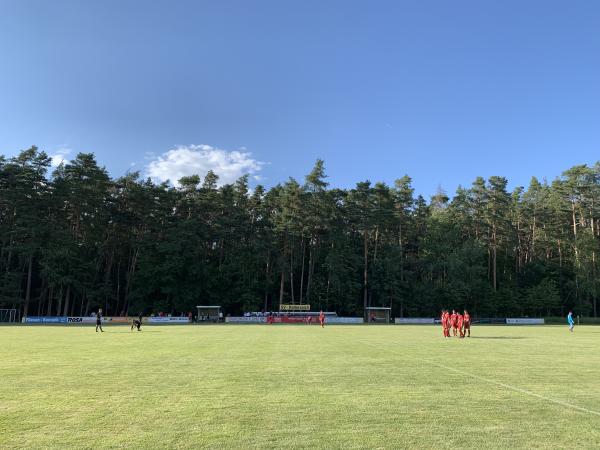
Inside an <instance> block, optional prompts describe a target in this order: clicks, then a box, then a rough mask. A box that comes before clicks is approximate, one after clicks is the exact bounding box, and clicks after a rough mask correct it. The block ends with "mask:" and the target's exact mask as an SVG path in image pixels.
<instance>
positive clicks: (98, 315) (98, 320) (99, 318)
mask: <svg viewBox="0 0 600 450" xmlns="http://www.w3.org/2000/svg"><path fill="white" fill-rule="evenodd" d="M98 328H100V331H101V332H102V333H104V330H103V329H102V309H99V310H98V312H97V313H96V333H97V332H98Z"/></svg>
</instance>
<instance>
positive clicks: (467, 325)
mask: <svg viewBox="0 0 600 450" xmlns="http://www.w3.org/2000/svg"><path fill="white" fill-rule="evenodd" d="M467 333H469V334H467ZM465 334H467V337H471V316H470V315H469V311H467V310H466V309H465V314H464V316H463V337H464V335H465Z"/></svg>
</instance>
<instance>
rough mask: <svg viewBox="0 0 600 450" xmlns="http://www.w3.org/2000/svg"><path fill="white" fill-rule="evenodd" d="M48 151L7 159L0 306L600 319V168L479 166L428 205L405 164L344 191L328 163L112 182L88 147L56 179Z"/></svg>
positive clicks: (0, 219)
mask: <svg viewBox="0 0 600 450" xmlns="http://www.w3.org/2000/svg"><path fill="white" fill-rule="evenodd" d="M49 168H50V159H49V158H48V156H47V155H46V154H45V153H44V152H40V151H39V150H38V149H37V148H36V147H32V148H30V149H27V150H25V151H23V152H21V154H19V155H18V156H16V157H13V158H5V157H0V277H1V280H2V284H1V285H0V304H1V305H2V306H5V305H8V306H11V307H12V306H13V305H15V306H16V307H21V308H22V309H23V313H24V314H30V315H31V314H33V313H32V312H31V311H32V310H31V308H33V310H34V311H35V312H36V313H48V314H56V313H58V314H88V313H89V312H90V311H91V310H94V309H96V308H98V307H103V308H104V310H105V312H107V313H108V314H120V313H122V312H123V313H125V312H129V311H130V310H134V311H135V314H137V313H138V312H139V310H142V311H144V312H146V313H149V312H158V311H160V310H164V311H166V312H174V313H178V312H187V311H189V310H193V308H194V307H195V306H196V305H197V304H200V303H214V304H220V305H222V306H223V307H224V308H225V310H226V312H228V313H232V314H239V313H241V312H243V311H244V310H248V309H255V310H260V309H265V310H276V309H278V305H279V304H280V303H281V302H285V303H288V302H293V303H309V304H311V305H313V309H319V308H323V309H328V310H334V311H337V312H338V313H339V314H358V315H360V314H362V310H363V308H364V307H365V306H368V305H371V306H391V307H392V308H393V314H394V315H398V316H404V315H427V316H431V315H437V312H438V310H439V309H440V308H442V307H447V308H453V307H457V308H463V307H466V308H469V309H470V310H472V313H473V314H474V315H475V316H486V315H500V316H502V315H522V314H528V315H547V314H557V315H560V314H565V312H566V310H568V309H574V310H575V311H576V312H577V313H578V314H583V315H594V316H595V315H597V299H598V297H599V296H600V282H598V281H597V280H598V270H599V268H598V258H599V257H600V255H599V253H600V165H599V164H596V165H594V166H593V167H588V166H576V167H574V168H572V169H569V170H567V171H565V172H564V173H563V175H562V177H560V178H557V179H556V180H554V181H553V182H552V183H550V184H548V183H546V182H543V183H542V182H540V181H539V180H537V179H536V178H532V180H531V183H530V185H529V187H528V188H527V189H524V188H522V187H517V188H516V189H515V190H514V191H513V192H508V191H507V189H506V188H507V180H506V179H505V178H503V177H499V176H492V177H490V178H489V179H488V180H485V179H483V178H481V177H478V178H476V179H475V181H474V182H473V185H472V186H471V187H470V188H463V187H459V188H458V189H457V191H456V193H455V195H454V196H453V197H452V198H450V197H449V196H448V195H447V194H446V193H445V192H444V190H443V189H442V188H441V187H440V188H439V189H438V192H437V193H436V194H435V195H434V196H433V197H432V198H431V201H430V202H427V201H426V200H425V199H424V198H423V197H421V196H417V197H416V198H415V194H414V190H413V188H412V185H411V183H412V180H411V178H410V177H408V176H404V177H401V178H399V179H398V180H396V181H395V183H394V186H393V187H390V186H388V185H386V184H385V183H381V182H377V183H374V184H373V183H371V182H370V181H363V182H359V183H357V185H356V186H355V188H353V189H348V190H342V189H337V188H331V187H330V186H329V184H328V183H327V181H326V180H327V175H326V172H325V166H324V162H323V161H322V160H317V161H316V163H315V166H314V167H313V169H312V170H311V171H310V173H309V174H308V175H307V176H306V177H305V180H304V184H300V183H299V182H298V181H296V180H294V179H289V180H288V181H287V182H286V183H284V184H282V185H277V186H274V187H272V188H271V189H269V190H265V189H264V188H263V187H262V186H256V187H255V188H254V190H252V189H251V188H250V186H249V178H248V176H243V177H241V178H240V179H239V180H237V181H236V182H235V183H233V184H230V185H222V186H219V184H218V182H219V178H218V176H217V175H216V174H215V173H213V172H208V173H207V174H205V175H204V178H203V179H202V178H201V177H200V176H198V175H193V176H188V177H183V178H182V179H180V180H179V184H178V186H179V187H173V186H170V185H168V184H165V183H163V184H156V183H153V182H152V181H151V180H143V179H141V178H140V176H139V174H138V173H131V174H128V175H126V176H124V177H121V178H118V179H111V178H110V177H109V176H108V174H107V172H106V170H105V169H104V168H103V167H100V166H98V164H97V162H96V160H95V158H94V155H92V154H83V153H81V154H79V155H77V157H76V158H75V159H74V160H73V161H71V162H68V163H65V164H62V165H61V166H59V167H58V168H56V170H55V171H54V172H53V174H52V175H51V176H50V177H49V175H48V170H49Z"/></svg>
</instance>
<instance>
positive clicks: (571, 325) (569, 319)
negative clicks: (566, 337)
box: [567, 311, 575, 333]
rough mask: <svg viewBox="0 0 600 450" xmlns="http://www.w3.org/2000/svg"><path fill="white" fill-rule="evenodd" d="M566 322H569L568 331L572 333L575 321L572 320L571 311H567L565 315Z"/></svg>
mask: <svg viewBox="0 0 600 450" xmlns="http://www.w3.org/2000/svg"><path fill="white" fill-rule="evenodd" d="M567 322H569V331H570V332H571V333H572V332H573V328H575V321H574V320H573V311H569V314H568V315H567Z"/></svg>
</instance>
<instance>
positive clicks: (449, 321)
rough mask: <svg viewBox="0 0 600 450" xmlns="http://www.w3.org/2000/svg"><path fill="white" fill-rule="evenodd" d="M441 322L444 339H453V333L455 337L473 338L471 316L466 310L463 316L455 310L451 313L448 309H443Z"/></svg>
mask: <svg viewBox="0 0 600 450" xmlns="http://www.w3.org/2000/svg"><path fill="white" fill-rule="evenodd" d="M441 322H442V331H443V333H444V337H451V336H450V333H451V332H452V336H454V337H461V338H464V337H465V336H466V337H471V316H470V315H469V312H468V311H467V310H466V309H465V311H464V312H463V314H461V313H460V312H456V311H455V310H452V313H450V311H448V310H447V309H443V310H442V315H441Z"/></svg>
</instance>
